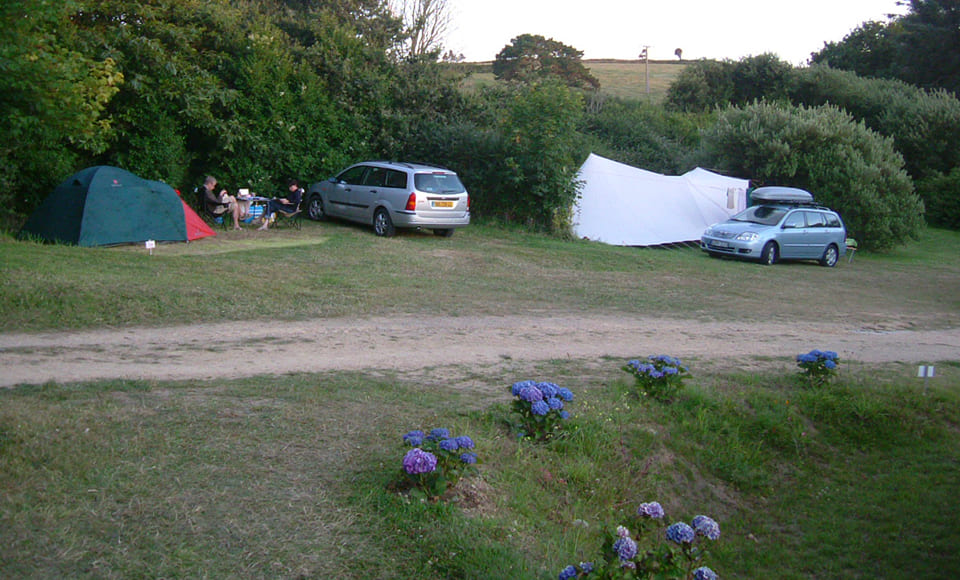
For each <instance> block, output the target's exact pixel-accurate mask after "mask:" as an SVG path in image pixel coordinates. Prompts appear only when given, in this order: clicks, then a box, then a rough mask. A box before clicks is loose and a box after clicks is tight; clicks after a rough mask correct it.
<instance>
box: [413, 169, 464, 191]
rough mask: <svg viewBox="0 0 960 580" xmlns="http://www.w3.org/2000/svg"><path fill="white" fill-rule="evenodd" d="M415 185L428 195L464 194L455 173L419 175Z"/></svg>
mask: <svg viewBox="0 0 960 580" xmlns="http://www.w3.org/2000/svg"><path fill="white" fill-rule="evenodd" d="M413 183H414V185H415V186H416V188H417V190H418V191H423V192H426V193H463V192H464V191H466V190H465V189H464V187H463V184H462V183H460V179H459V178H458V177H457V176H456V175H455V174H453V173H439V172H438V173H417V174H416V175H414V176H413Z"/></svg>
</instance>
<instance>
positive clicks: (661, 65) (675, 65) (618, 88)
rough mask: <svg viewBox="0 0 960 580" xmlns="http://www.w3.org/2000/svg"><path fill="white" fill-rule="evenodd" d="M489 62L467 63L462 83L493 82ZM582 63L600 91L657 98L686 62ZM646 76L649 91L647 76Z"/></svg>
mask: <svg viewBox="0 0 960 580" xmlns="http://www.w3.org/2000/svg"><path fill="white" fill-rule="evenodd" d="M490 64H491V63H488V62H487V63H471V64H469V65H467V68H468V70H471V71H473V72H471V74H470V75H469V76H468V77H467V78H466V80H465V81H464V87H465V88H468V89H476V88H479V87H482V86H488V85H492V84H494V83H496V82H497V81H496V80H495V79H494V78H493V72H492V71H491V70H490ZM583 64H584V65H585V66H586V67H587V68H588V69H590V72H591V73H593V75H594V76H595V77H597V79H598V80H599V81H600V94H601V95H606V96H611V97H619V98H624V99H644V98H649V99H652V100H654V101H656V102H660V101H662V100H663V98H664V96H666V94H667V89H668V88H669V87H670V83H672V82H673V81H674V79H676V78H677V76H679V75H680V73H681V72H682V71H683V69H684V68H685V67H686V66H687V63H686V62H680V61H651V62H650V63H648V65H644V63H643V62H641V61H639V60H605V59H604V60H585V61H583ZM648 77H649V85H650V86H649V91H648V90H647V79H648Z"/></svg>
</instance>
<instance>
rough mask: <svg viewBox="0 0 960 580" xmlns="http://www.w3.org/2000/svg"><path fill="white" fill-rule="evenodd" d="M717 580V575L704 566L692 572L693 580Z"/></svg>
mask: <svg viewBox="0 0 960 580" xmlns="http://www.w3.org/2000/svg"><path fill="white" fill-rule="evenodd" d="M718 578H719V576H717V573H716V572H714V571H713V570H711V569H710V568H707V567H706V566H701V567H699V568H697V569H696V570H694V571H693V580H718Z"/></svg>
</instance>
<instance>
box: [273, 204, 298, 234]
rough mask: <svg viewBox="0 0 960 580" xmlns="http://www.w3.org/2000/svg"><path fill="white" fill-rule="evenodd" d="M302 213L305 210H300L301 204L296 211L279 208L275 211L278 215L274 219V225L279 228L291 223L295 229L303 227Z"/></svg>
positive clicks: (275, 214)
mask: <svg viewBox="0 0 960 580" xmlns="http://www.w3.org/2000/svg"><path fill="white" fill-rule="evenodd" d="M302 214H303V212H302V211H301V210H300V207H299V206H298V207H297V209H296V211H291V212H286V211H281V210H279V209H278V210H277V211H275V212H273V215H274V216H276V217H275V219H274V220H273V227H275V228H278V227H280V226H285V225H287V224H288V223H289V224H290V225H291V226H293V228H294V229H296V230H299V229H300V228H301V223H300V219H301V217H302Z"/></svg>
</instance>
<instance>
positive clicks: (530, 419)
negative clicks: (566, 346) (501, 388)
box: [510, 381, 573, 441]
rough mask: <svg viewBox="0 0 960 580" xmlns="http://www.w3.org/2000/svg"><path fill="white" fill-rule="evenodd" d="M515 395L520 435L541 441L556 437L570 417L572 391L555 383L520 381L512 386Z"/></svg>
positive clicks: (514, 403)
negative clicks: (568, 407) (567, 408)
mask: <svg viewBox="0 0 960 580" xmlns="http://www.w3.org/2000/svg"><path fill="white" fill-rule="evenodd" d="M510 392H511V393H512V394H513V396H514V400H513V410H514V412H515V413H516V414H517V415H519V417H520V420H519V427H518V430H519V435H520V436H521V437H529V438H531V439H534V440H537V441H545V440H547V439H550V438H552V437H554V436H556V435H557V434H558V433H559V432H560V431H561V429H562V428H563V426H562V424H561V423H562V422H563V421H565V420H567V419H569V418H570V413H569V412H568V411H567V410H566V409H565V407H566V405H567V404H568V403H571V402H572V401H573V393H572V392H571V391H570V389H566V388H563V387H559V386H557V385H556V384H554V383H549V382H537V381H520V382H518V383H514V384H513V386H512V387H510Z"/></svg>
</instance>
